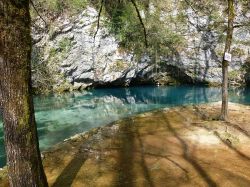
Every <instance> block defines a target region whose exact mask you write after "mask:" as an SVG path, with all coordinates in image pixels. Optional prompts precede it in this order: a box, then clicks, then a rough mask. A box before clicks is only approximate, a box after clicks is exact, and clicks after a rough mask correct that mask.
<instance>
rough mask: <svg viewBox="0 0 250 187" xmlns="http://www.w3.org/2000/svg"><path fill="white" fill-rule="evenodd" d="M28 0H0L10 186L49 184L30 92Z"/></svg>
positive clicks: (0, 68)
mask: <svg viewBox="0 0 250 187" xmlns="http://www.w3.org/2000/svg"><path fill="white" fill-rule="evenodd" d="M30 63H31V36H30V14H29V0H0V72H1V76H0V91H1V93H0V100H1V102H0V104H1V105H2V106H1V107H2V108H3V122H4V138H5V139H4V142H5V149H6V154H7V166H8V175H9V182H10V186H13V187H35V186H37V187H44V186H48V184H47V180H46V176H45V173H44V171H43V167H42V162H41V155H40V151H39V145H38V137H37V130H36V123H35V116H34V106H33V100H32V93H31V64H30Z"/></svg>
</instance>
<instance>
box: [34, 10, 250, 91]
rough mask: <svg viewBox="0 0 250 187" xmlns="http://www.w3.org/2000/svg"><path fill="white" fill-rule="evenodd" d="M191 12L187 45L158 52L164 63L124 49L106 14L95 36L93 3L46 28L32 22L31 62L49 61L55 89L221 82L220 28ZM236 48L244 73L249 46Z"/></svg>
mask: <svg viewBox="0 0 250 187" xmlns="http://www.w3.org/2000/svg"><path fill="white" fill-rule="evenodd" d="M193 14H194V13H193V12H192V11H191V12H190V14H189V17H190V19H189V20H190V22H191V23H190V25H188V26H187V27H188V28H189V29H188V33H187V34H186V40H187V46H186V47H185V49H183V50H182V51H176V53H174V54H172V55H171V56H162V57H160V61H161V63H160V64H155V63H152V60H151V59H150V58H149V57H148V56H146V55H145V56H144V57H142V58H141V60H139V61H138V60H136V58H135V57H134V55H133V53H132V52H131V53H129V52H124V50H121V49H120V48H119V43H118V42H117V41H116V39H115V37H114V36H112V35H111V34H110V33H109V32H108V30H107V29H106V28H105V26H104V24H103V22H104V20H105V19H106V18H102V19H101V27H100V28H99V30H98V32H97V35H96V37H95V38H94V33H95V32H96V25H97V15H98V12H97V11H96V10H95V9H94V8H91V7H88V8H86V9H85V10H84V11H83V12H82V13H81V14H79V15H76V16H72V17H67V16H65V15H64V16H63V17H58V18H57V19H55V20H54V21H53V24H51V26H50V28H49V29H48V28H47V29H45V28H43V23H42V22H41V20H37V24H36V25H40V28H37V27H35V26H34V27H33V30H32V36H33V42H34V46H33V56H32V59H33V63H34V64H39V65H41V64H46V66H47V67H49V68H47V69H48V70H47V71H50V73H48V75H50V76H51V79H53V80H52V81H50V82H51V84H52V85H51V86H52V87H51V89H53V90H58V89H60V88H61V89H63V90H72V89H84V88H86V87H90V86H93V87H99V86H128V85H130V84H152V83H157V82H159V83H160V84H175V83H177V82H179V83H181V82H186V83H215V84H219V83H220V82H221V80H222V73H221V67H220V64H221V59H222V54H221V52H222V51H223V49H224V45H223V43H220V42H219V36H218V34H217V33H216V32H214V31H212V30H209V29H206V23H207V20H206V19H207V18H206V17H200V18H199V19H198V21H197V19H196V20H194V15H193ZM234 33H235V34H234V35H235V36H234V37H235V38H236V39H237V40H240V41H243V40H244V39H245V38H246V37H249V33H246V32H241V31H240V30H236V31H235V32H234ZM233 48H235V49H237V50H240V52H241V55H238V56H237V55H233V62H232V63H230V68H229V69H230V71H233V72H235V71H237V72H238V73H240V74H242V75H243V74H244V72H241V71H240V70H241V67H242V65H243V64H244V61H245V60H246V58H247V56H248V52H249V49H250V47H249V46H246V45H242V44H241V45H237V47H236V46H233ZM35 67H36V66H35ZM33 71H34V73H33V86H34V87H38V86H39V81H40V79H41V78H40V77H39V75H38V73H39V71H37V70H33ZM46 76H47V75H46ZM240 78H242V76H240ZM236 79H237V78H236ZM236 81H237V80H236ZM243 82H244V81H243Z"/></svg>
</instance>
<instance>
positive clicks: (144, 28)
mask: <svg viewBox="0 0 250 187" xmlns="http://www.w3.org/2000/svg"><path fill="white" fill-rule="evenodd" d="M131 2H132V4H133V5H134V7H135V10H136V13H137V16H138V18H139V20H140V23H141V25H142V27H143V32H144V40H145V45H146V48H147V47H148V40H147V31H146V27H145V25H144V23H143V21H142V17H141V14H140V11H139V9H138V7H137V5H136V3H135V1H134V0H131Z"/></svg>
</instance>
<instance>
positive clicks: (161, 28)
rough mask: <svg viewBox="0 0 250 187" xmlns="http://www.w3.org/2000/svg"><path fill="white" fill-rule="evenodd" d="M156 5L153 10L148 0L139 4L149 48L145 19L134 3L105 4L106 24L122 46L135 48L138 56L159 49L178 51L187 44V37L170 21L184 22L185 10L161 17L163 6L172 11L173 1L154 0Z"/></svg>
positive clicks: (170, 51) (161, 51)
mask: <svg viewBox="0 0 250 187" xmlns="http://www.w3.org/2000/svg"><path fill="white" fill-rule="evenodd" d="M152 3H154V5H155V11H154V12H152V11H151V10H150V8H149V7H148V6H147V4H145V2H144V1H143V2H140V3H139V2H137V8H138V9H139V11H140V15H141V17H142V21H143V24H144V26H145V28H146V32H147V42H148V48H146V46H145V36H144V30H143V26H142V23H141V22H140V19H139V17H138V15H137V12H136V9H135V7H134V5H133V4H132V3H131V2H130V1H121V2H120V3H118V4H116V5H110V6H112V7H113V8H112V9H111V8H107V7H106V9H105V10H106V16H107V17H109V18H110V19H109V20H106V22H105V26H106V27H107V28H109V31H110V32H111V33H113V34H114V35H115V37H116V39H117V40H118V41H119V43H120V47H121V48H123V49H127V50H128V51H132V52H133V53H134V54H135V55H136V56H137V57H138V58H140V56H141V55H143V54H145V52H147V53H148V54H149V55H150V56H154V55H155V53H156V52H157V53H158V55H159V56H161V55H163V54H164V55H167V54H170V53H172V52H173V51H175V52H176V51H178V50H179V49H180V48H181V47H183V46H184V43H185V40H184V37H182V35H181V33H180V32H178V31H177V30H173V29H172V28H171V29H170V28H169V27H170V26H171V25H170V24H168V22H171V24H173V23H180V25H183V24H185V22H186V17H185V16H184V14H183V12H180V14H178V15H176V16H172V15H171V14H169V16H168V15H167V16H165V18H164V19H162V16H161V12H162V10H163V9H166V10H167V11H172V8H173V7H171V6H170V4H171V1H167V2H164V3H163V2H161V3H159V2H158V1H152Z"/></svg>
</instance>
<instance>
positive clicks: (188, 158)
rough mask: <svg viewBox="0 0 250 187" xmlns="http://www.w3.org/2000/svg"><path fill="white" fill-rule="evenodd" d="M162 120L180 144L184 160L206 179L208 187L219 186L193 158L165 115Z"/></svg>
mask: <svg viewBox="0 0 250 187" xmlns="http://www.w3.org/2000/svg"><path fill="white" fill-rule="evenodd" d="M162 118H163V119H164V122H165V124H166V127H167V129H168V130H169V131H170V132H171V133H172V134H173V135H174V136H175V137H176V138H177V140H178V141H179V142H180V144H181V146H182V150H183V158H184V159H185V160H186V161H187V162H188V163H190V164H191V165H192V166H193V168H194V169H195V170H196V171H197V173H198V174H199V175H200V176H201V177H202V178H203V179H204V181H205V182H206V183H207V185H208V186H210V187H216V186H217V184H216V182H215V181H213V179H212V178H211V177H210V176H209V174H208V173H207V172H206V171H205V169H203V168H202V166H201V165H200V164H199V163H198V162H197V161H196V160H195V159H194V158H193V157H192V155H190V152H189V147H188V144H187V143H186V142H185V140H184V139H182V138H181V136H180V135H179V134H178V133H177V131H176V130H175V129H174V128H173V127H172V125H171V124H170V122H169V120H168V118H167V117H166V116H164V115H163V116H162Z"/></svg>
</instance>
